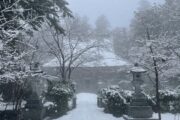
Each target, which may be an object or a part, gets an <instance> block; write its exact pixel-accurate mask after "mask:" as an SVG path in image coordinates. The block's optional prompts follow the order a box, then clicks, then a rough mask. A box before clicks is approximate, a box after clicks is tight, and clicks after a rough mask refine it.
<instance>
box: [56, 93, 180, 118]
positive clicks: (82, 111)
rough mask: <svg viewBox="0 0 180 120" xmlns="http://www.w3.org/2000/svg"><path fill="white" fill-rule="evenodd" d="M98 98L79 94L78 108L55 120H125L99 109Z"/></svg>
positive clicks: (88, 94)
mask: <svg viewBox="0 0 180 120" xmlns="http://www.w3.org/2000/svg"><path fill="white" fill-rule="evenodd" d="M96 98H97V96H96V95H95V94H90V93H80V94H78V95H77V108H76V109H74V110H72V111H70V112H68V114H67V115H65V116H62V117H60V118H58V119H55V120H124V119H123V118H116V117H114V116H112V115H111V114H106V113H104V112H103V109H101V108H98V107H97V105H96ZM154 116H155V117H156V116H157V115H156V114H154ZM162 120H180V115H176V116H175V115H172V114H170V113H167V114H162Z"/></svg>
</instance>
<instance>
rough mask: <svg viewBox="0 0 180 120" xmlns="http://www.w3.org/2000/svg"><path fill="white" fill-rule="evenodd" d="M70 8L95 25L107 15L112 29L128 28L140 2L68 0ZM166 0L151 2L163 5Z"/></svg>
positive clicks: (123, 0)
mask: <svg viewBox="0 0 180 120" xmlns="http://www.w3.org/2000/svg"><path fill="white" fill-rule="evenodd" d="M67 1H68V2H69V4H70V5H69V8H70V9H71V10H72V11H73V12H74V13H77V14H79V15H81V16H87V17H88V18H89V21H90V22H91V23H94V21H95V20H96V18H97V17H98V16H100V15H102V14H103V15H106V17H107V18H108V20H109V22H110V24H111V26H112V27H116V26H119V27H128V26H129V24H130V21H131V19H132V18H133V13H134V11H135V10H136V9H137V8H138V5H139V1H140V0H67ZM163 1H164V0H149V2H151V3H162V2H163Z"/></svg>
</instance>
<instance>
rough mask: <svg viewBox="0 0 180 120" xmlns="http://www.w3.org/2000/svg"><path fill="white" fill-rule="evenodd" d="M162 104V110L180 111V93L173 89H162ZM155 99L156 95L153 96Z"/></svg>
mask: <svg viewBox="0 0 180 120" xmlns="http://www.w3.org/2000/svg"><path fill="white" fill-rule="evenodd" d="M159 93H160V106H161V111H162V112H173V113H179V112H180V102H179V101H180V94H178V93H177V92H176V91H173V90H160V91H159ZM153 99H155V96H153Z"/></svg>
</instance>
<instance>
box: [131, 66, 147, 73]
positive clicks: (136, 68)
mask: <svg viewBox="0 0 180 120" xmlns="http://www.w3.org/2000/svg"><path fill="white" fill-rule="evenodd" d="M131 72H135V73H143V72H146V70H145V69H143V68H141V67H133V68H132V69H131Z"/></svg>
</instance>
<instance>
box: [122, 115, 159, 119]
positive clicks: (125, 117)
mask: <svg viewBox="0 0 180 120" xmlns="http://www.w3.org/2000/svg"><path fill="white" fill-rule="evenodd" d="M123 118H124V120H158V119H157V118H153V117H152V118H132V117H129V116H127V115H124V116H123Z"/></svg>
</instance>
